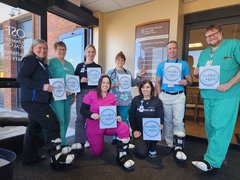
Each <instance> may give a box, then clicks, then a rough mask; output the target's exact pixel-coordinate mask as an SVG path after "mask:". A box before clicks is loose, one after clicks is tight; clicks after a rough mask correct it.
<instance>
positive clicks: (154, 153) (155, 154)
mask: <svg viewBox="0 0 240 180" xmlns="http://www.w3.org/2000/svg"><path fill="white" fill-rule="evenodd" d="M148 156H149V157H150V158H155V157H157V151H149V152H148Z"/></svg>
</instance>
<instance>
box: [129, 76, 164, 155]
mask: <svg viewBox="0 0 240 180" xmlns="http://www.w3.org/2000/svg"><path fill="white" fill-rule="evenodd" d="M138 90H139V95H138V96H136V97H134V98H133V100H132V103H131V107H130V109H129V121H130V125H131V128H132V132H133V143H134V145H135V153H136V155H137V156H138V157H140V158H144V157H146V156H147V155H149V156H150V157H156V156H157V152H156V144H157V141H146V140H143V125H142V123H143V118H160V120H161V128H162V124H163V121H164V113H163V104H162V101H161V100H160V99H158V98H157V97H155V95H154V94H155V93H154V86H153V83H152V82H151V81H150V80H144V81H143V82H142V83H141V84H140V86H139V89H138ZM159 129H160V127H159Z"/></svg>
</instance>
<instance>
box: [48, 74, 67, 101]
mask: <svg viewBox="0 0 240 180" xmlns="http://www.w3.org/2000/svg"><path fill="white" fill-rule="evenodd" d="M49 82H50V84H51V86H52V88H53V91H52V94H53V98H54V100H55V101H59V100H64V99H66V89H65V83H64V79H63V78H52V79H49Z"/></svg>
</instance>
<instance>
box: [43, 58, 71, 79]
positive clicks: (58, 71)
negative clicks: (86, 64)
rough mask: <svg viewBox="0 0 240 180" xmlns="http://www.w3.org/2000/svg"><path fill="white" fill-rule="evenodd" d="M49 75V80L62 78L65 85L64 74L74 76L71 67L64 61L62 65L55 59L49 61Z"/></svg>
mask: <svg viewBox="0 0 240 180" xmlns="http://www.w3.org/2000/svg"><path fill="white" fill-rule="evenodd" d="M48 68H49V73H50V77H51V78H64V81H65V83H66V74H70V75H74V68H73V65H72V64H71V63H70V62H68V61H66V60H65V61H64V64H63V63H62V62H61V61H60V60H58V59H57V58H56V57H54V58H51V59H50V60H49V66H48Z"/></svg>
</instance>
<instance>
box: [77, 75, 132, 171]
mask: <svg viewBox="0 0 240 180" xmlns="http://www.w3.org/2000/svg"><path fill="white" fill-rule="evenodd" d="M110 88H111V80H110V78H109V77H108V76H106V75H104V76H102V77H101V78H100V79H99V81H98V86H97V88H96V90H94V91H90V92H89V93H87V94H86V95H85V96H84V98H83V102H82V107H81V113H82V114H83V115H84V116H85V117H86V135H87V139H88V140H89V143H90V149H91V153H92V154H93V155H95V156H97V155H100V154H102V152H103V149H104V135H109V136H113V135H117V162H118V164H119V165H120V166H121V167H122V168H123V169H124V170H126V171H131V170H133V169H134V161H133V160H131V158H130V156H129V155H128V144H129V140H130V137H129V135H130V133H129V128H128V125H127V124H126V123H125V122H123V121H122V118H121V116H117V117H116V119H117V127H116V128H109V129H100V126H99V123H100V121H99V118H100V115H99V107H100V106H116V105H117V101H116V99H115V97H114V95H113V94H111V93H109V91H110Z"/></svg>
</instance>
